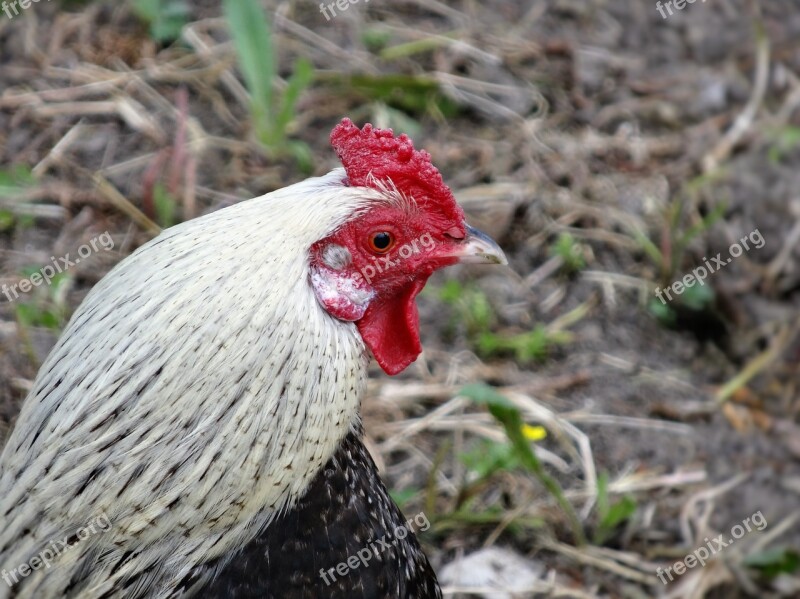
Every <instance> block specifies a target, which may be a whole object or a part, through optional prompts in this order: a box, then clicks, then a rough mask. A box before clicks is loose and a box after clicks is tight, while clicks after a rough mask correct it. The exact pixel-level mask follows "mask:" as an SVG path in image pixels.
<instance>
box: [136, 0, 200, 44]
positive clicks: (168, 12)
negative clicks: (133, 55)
mask: <svg viewBox="0 0 800 599" xmlns="http://www.w3.org/2000/svg"><path fill="white" fill-rule="evenodd" d="M133 12H134V14H135V15H136V16H137V17H139V18H140V19H141V20H142V21H145V22H146V23H148V25H149V26H150V37H152V38H153V39H154V40H156V41H159V42H172V41H174V40H176V39H178V38H179V37H180V35H181V31H182V30H183V26H184V25H186V23H188V22H189V16H190V15H191V11H190V9H189V5H188V4H187V3H186V2H185V1H184V0H135V1H134V3H133Z"/></svg>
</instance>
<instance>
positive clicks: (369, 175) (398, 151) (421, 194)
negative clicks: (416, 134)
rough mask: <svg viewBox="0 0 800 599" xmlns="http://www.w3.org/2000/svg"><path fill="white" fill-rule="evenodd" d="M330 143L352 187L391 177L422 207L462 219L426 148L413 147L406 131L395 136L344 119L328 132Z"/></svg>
mask: <svg viewBox="0 0 800 599" xmlns="http://www.w3.org/2000/svg"><path fill="white" fill-rule="evenodd" d="M331 145H332V146H333V149H334V150H335V151H336V154H337V155H338V156H339V159H340V160H341V161H342V166H344V168H345V171H346V172H347V178H348V180H349V183H350V185H351V186H355V187H373V188H375V187H376V185H375V183H376V181H378V182H385V181H386V180H391V182H392V183H393V184H394V186H395V187H396V188H397V189H398V191H400V192H401V193H402V194H403V195H405V196H407V197H410V198H413V199H414V201H415V202H416V203H417V204H418V205H419V206H420V207H421V208H423V209H425V210H434V211H437V212H441V213H443V216H445V218H448V219H452V220H453V221H455V222H458V223H460V222H462V221H463V220H464V213H463V211H462V210H461V207H460V206H459V205H458V204H457V203H456V200H455V197H453V192H452V191H450V188H449V187H448V186H447V185H446V184H445V182H444V180H443V179H442V175H441V174H440V173H439V170H438V169H437V168H436V167H435V166H433V164H432V163H431V155H430V154H429V153H428V152H426V151H425V150H415V149H414V142H412V141H411V139H409V137H408V136H407V135H406V134H402V135H400V136H399V137H395V135H394V132H393V131H392V130H391V129H375V128H374V127H373V126H372V125H370V124H366V125H364V128H363V129H359V128H358V127H357V126H356V125H355V124H353V121H351V120H350V119H347V118H346V119H344V120H342V122H341V123H339V124H338V125H337V126H336V127H335V128H334V129H333V131H332V132H331Z"/></svg>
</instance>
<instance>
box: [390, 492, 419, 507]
mask: <svg viewBox="0 0 800 599" xmlns="http://www.w3.org/2000/svg"><path fill="white" fill-rule="evenodd" d="M419 492H420V490H419V489H415V488H414V487H409V488H407V489H403V490H401V491H396V490H393V491H389V496H390V497H391V498H392V499H393V500H394V502H395V503H396V504H397V505H398V507H399V508H400V509H403V506H404V505H405V504H406V503H408V502H409V501H411V500H412V499H413V498H414V497H415V496H416V495H417V494H419Z"/></svg>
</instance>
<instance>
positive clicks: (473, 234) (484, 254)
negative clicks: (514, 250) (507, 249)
mask: <svg viewBox="0 0 800 599" xmlns="http://www.w3.org/2000/svg"><path fill="white" fill-rule="evenodd" d="M450 255H451V256H452V257H453V258H458V261H459V262H461V263H462V264H508V259H506V255H505V254H504V253H503V250H501V249H500V246H499V245H497V242H496V241H495V240H494V239H492V238H491V237H489V236H488V235H487V234H486V233H484V232H483V231H479V230H478V229H475V228H473V227H470V226H469V225H467V236H466V237H465V238H464V239H463V241H461V242H460V243H459V244H458V246H457V250H456V251H454V252H453V253H452V254H450Z"/></svg>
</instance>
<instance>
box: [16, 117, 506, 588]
mask: <svg viewBox="0 0 800 599" xmlns="http://www.w3.org/2000/svg"><path fill="white" fill-rule="evenodd" d="M331 142H332V145H333V147H334V149H335V151H336V153H337V154H338V156H339V158H340V160H341V162H342V165H343V168H337V169H335V170H333V171H332V172H330V173H329V174H327V175H325V176H323V177H319V178H312V179H308V180H306V181H303V182H301V183H298V184H295V185H292V186H290V187H287V188H284V189H282V190H278V191H275V192H273V193H270V194H267V195H265V196H262V197H259V198H255V199H253V200H250V201H247V202H242V203H240V204H237V205H235V206H231V207H228V208H225V209H223V210H220V211H217V212H214V213H212V214H208V215H206V216H203V217H201V218H197V219H195V220H192V221H188V222H185V223H183V224H180V225H178V226H175V227H172V228H171V229H168V230H166V231H164V232H163V233H162V234H161V235H159V236H158V237H157V238H155V239H154V240H152V241H151V242H149V243H147V244H146V245H144V246H142V247H141V248H139V249H138V250H137V251H136V252H134V253H133V254H132V255H131V256H129V257H128V258H127V259H125V260H123V261H122V262H121V263H120V264H118V265H117V266H116V267H115V268H114V269H113V270H112V271H111V272H110V273H109V274H108V275H107V276H106V277H104V278H103V279H102V280H101V281H100V282H99V283H98V284H97V285H96V286H95V288H94V289H93V290H92V291H91V293H90V294H89V295H88V296H87V298H86V300H85V301H84V302H83V304H82V305H81V306H80V307H79V308H78V310H77V311H76V312H75V314H74V315H73V317H72V319H71V320H70V322H69V324H68V326H67V327H66V329H65V331H64V333H63V335H62V336H61V338H60V339H59V341H58V343H57V344H56V346H55V347H54V349H53V350H52V352H51V354H50V355H49V356H48V358H47V360H46V361H45V363H44V364H43V365H42V368H41V370H40V371H39V374H38V376H37V378H36V380H35V382H34V385H33V388H32V390H31V392H30V394H29V395H28V397H27V398H26V400H25V402H24V404H23V406H22V410H21V413H20V415H19V418H18V421H17V423H16V426H15V428H14V430H13V431H12V433H11V435H10V437H9V439H8V441H7V443H6V445H5V448H4V450H3V453H2V456H0V570H1V571H0V575H2V579H3V580H2V581H0V599H7V598H10V597H15V598H20V599H21V598H36V599H39V598H49V597H89V598H100V597H103V598H111V597H126V598H127V597H130V598H139V597H142V598H143V597H147V598H166V597H190V596H197V597H229V598H242V597H253V598H255V597H258V598H267V599H270V598H275V599H277V598H284V599H293V598H298V599H299V598H301V597H304V598H306V597H308V598H310V597H313V598H325V597H331V598H342V599H344V598H352V597H364V598H367V597H375V598H378V597H380V598H388V597H397V598H409V599H411V598H414V599H417V598H419V599H427V598H433V597H440V596H441V592H440V590H439V587H438V584H437V582H436V577H435V574H434V572H433V570H432V568H431V566H430V564H429V563H428V560H427V558H426V557H425V555H424V554H423V552H422V550H421V549H420V546H419V544H418V542H417V540H416V538H415V537H414V535H413V533H412V531H410V530H407V534H404V535H403V538H400V533H399V530H400V527H405V528H406V529H408V528H413V527H411V526H409V524H410V522H407V521H405V520H404V518H403V516H402V514H401V513H400V511H399V509H398V508H397V506H396V505H395V504H394V503H393V502H392V500H391V499H390V497H389V494H388V493H387V491H386V488H385V487H384V485H383V483H382V482H381V480H380V478H379V476H378V472H377V468H376V467H375V464H374V462H373V461H372V459H371V458H370V456H369V453H368V452H367V450H366V449H365V447H364V445H363V443H362V441H361V436H362V429H361V424H360V419H359V403H360V400H361V398H362V396H363V394H364V390H365V382H366V378H367V367H368V364H369V356H370V352H371V354H372V356H374V357H375V359H376V360H377V362H378V364H379V365H380V366H381V368H382V369H383V370H384V371H385V372H386V373H388V374H390V375H391V374H397V373H399V372H400V371H402V370H403V369H405V368H406V367H407V366H408V365H409V364H410V363H412V362H413V361H414V360H415V359H416V358H417V356H418V355H419V353H420V352H421V351H422V347H421V344H420V337H419V322H418V321H419V319H418V313H417V309H416V305H415V297H416V295H417V294H418V293H419V292H420V290H421V289H422V288H423V286H424V285H425V283H426V281H427V280H428V278H429V277H430V276H431V274H432V273H433V272H434V271H436V270H437V269H439V268H442V267H445V266H448V265H452V264H455V263H458V262H484V263H499V264H505V263H506V259H505V256H504V255H503V252H502V251H501V250H500V248H499V247H498V246H497V244H496V243H495V242H493V241H492V240H491V239H489V238H488V237H486V236H485V235H483V234H482V233H480V232H479V231H476V230H475V229H472V228H471V227H469V226H468V225H467V224H466V223H465V219H464V213H463V211H462V210H461V208H460V207H459V206H458V204H457V203H456V201H455V199H454V197H453V194H452V193H451V191H450V189H449V188H448V187H447V186H446V185H445V184H444V182H443V180H442V177H441V175H440V173H439V171H438V170H437V169H436V168H435V167H434V166H433V165H432V164H431V161H430V155H429V154H428V153H426V152H424V151H418V150H416V149H415V148H414V145H413V143H412V142H411V140H409V139H408V137H407V136H405V135H400V136H398V137H396V136H394V134H393V133H392V131H391V130H380V129H376V128H373V127H371V126H370V125H365V126H364V127H363V128H361V129H360V128H358V127H357V126H356V125H354V124H353V123H352V122H351V121H350V120H348V119H345V120H344V121H342V122H341V123H340V124H339V125H338V126H337V127H336V128H335V129H334V130H333V132H332V134H331ZM101 522H102V523H103V524H106V523H107V526H105V525H101ZM387 540H391V542H387ZM376 542H380V544H381V547H379V548H380V551H378V550H376V551H374V552H373V553H372V556H371V559H370V560H369V561H367V560H364V561H363V562H360V565H359V566H358V567H353V566H350V567H346V568H344V569H342V568H341V567H339V566H340V564H342V563H344V564H348V563H349V564H352V563H353V560H352V559H350V558H351V557H352V556H356V555H363V556H364V557H366V553H364V551H363V549H364V548H365V547H374V546H375V544H376ZM359 552H361V553H359ZM348 560H349V562H348ZM343 571H346V574H342V572H343Z"/></svg>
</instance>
